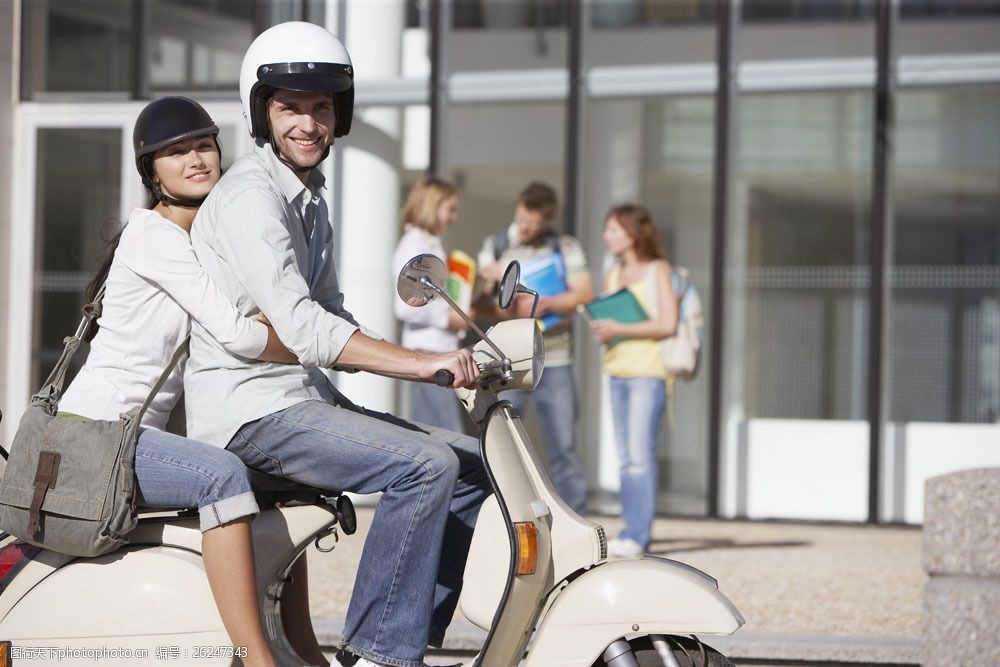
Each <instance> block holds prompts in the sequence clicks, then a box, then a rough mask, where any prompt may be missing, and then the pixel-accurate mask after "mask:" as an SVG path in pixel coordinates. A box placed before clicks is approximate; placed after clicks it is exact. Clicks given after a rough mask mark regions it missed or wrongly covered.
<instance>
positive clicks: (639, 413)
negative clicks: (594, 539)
mask: <svg viewBox="0 0 1000 667" xmlns="http://www.w3.org/2000/svg"><path fill="white" fill-rule="evenodd" d="M610 380H611V413H612V415H613V417H614V422H615V441H616V442H617V444H618V459H619V463H620V465H621V501H622V518H623V519H624V520H625V528H624V529H623V530H622V532H621V533H619V535H618V537H620V538H622V539H630V540H635V541H636V542H638V543H639V544H640V545H641V546H642V548H643V549H646V548H648V547H649V540H650V530H651V529H652V527H653V516H654V514H655V513H656V487H657V463H656V443H657V440H658V437H659V434H660V424H662V423H663V411H664V408H665V407H666V399H667V390H666V383H665V382H664V380H663V379H661V378H654V377H637V378H621V377H611V378H610Z"/></svg>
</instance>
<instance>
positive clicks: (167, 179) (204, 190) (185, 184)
mask: <svg viewBox="0 0 1000 667" xmlns="http://www.w3.org/2000/svg"><path fill="white" fill-rule="evenodd" d="M221 175H222V169H221V165H220V163H219V150H218V147H216V145H215V139H213V138H212V137H211V136H204V137H193V138H191V139H184V140H183V141H178V142H177V143H176V144H170V145H169V146H167V147H166V148H161V149H160V150H158V151H156V152H155V153H153V176H154V178H156V182H157V183H159V184H160V189H161V190H162V191H163V193H164V194H166V195H169V196H171V197H173V198H174V199H201V198H202V197H204V196H205V195H207V194H208V193H209V192H210V191H211V190H212V188H213V187H214V186H215V184H216V183H218V182H219V177H220V176H221Z"/></svg>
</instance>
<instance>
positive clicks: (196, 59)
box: [21, 0, 323, 99]
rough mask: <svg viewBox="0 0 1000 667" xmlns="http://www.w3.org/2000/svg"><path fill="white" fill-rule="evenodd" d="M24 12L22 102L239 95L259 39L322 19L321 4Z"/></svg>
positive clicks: (145, 5)
mask: <svg viewBox="0 0 1000 667" xmlns="http://www.w3.org/2000/svg"><path fill="white" fill-rule="evenodd" d="M22 7H23V8H24V16H23V20H22V43H23V44H24V45H25V47H24V49H23V59H22V86H21V90H22V93H21V95H22V98H23V99H40V98H44V97H45V96H46V95H48V96H52V95H66V94H73V95H81V94H86V95H87V96H88V97H93V96H95V95H101V96H104V97H107V96H109V95H110V96H117V97H140V98H144V97H151V96H156V95H158V94H162V93H165V92H173V91H190V92H193V93H198V92H206V91H225V92H229V91H233V90H236V89H237V88H238V86H239V68H240V62H241V60H242V58H243V53H244V52H245V51H246V48H247V46H249V45H250V42H251V40H252V39H253V37H254V35H255V34H257V33H259V32H260V31H262V30H264V29H266V28H268V27H270V26H272V25H274V24H276V23H280V22H282V21H289V20H312V21H316V22H320V23H322V21H323V11H322V9H323V8H322V7H321V6H318V5H317V4H316V2H315V1H314V0H310V1H309V2H301V1H300V0H273V1H271V2H247V1H246V0H145V1H144V2H132V1H130V0H86V1H83V0H48V1H47V2H24V3H22ZM140 54H143V55H142V56H140Z"/></svg>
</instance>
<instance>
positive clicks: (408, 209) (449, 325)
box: [392, 176, 468, 433]
mask: <svg viewBox="0 0 1000 667" xmlns="http://www.w3.org/2000/svg"><path fill="white" fill-rule="evenodd" d="M401 218H402V221H403V235H402V236H401V237H400V238H399V242H398V243H397V244H396V250H395V252H394V253H393V255H392V271H393V274H392V278H393V281H394V282H395V279H396V276H397V275H399V271H400V270H401V269H402V268H403V265H405V264H406V262H408V261H409V260H410V259H412V258H413V257H415V256H417V255H422V254H431V255H434V256H436V257H438V258H440V259H441V261H443V262H445V264H447V263H448V256H447V254H446V253H445V250H444V244H443V243H442V242H441V237H442V236H444V234H445V232H447V231H448V228H449V227H451V225H453V224H454V223H455V220H456V219H457V218H458V192H457V191H456V190H455V187H454V186H453V185H451V183H448V182H447V181H444V180H441V179H439V178H434V177H433V176H424V177H422V178H421V179H420V180H419V181H417V182H416V184H415V185H414V186H413V188H412V189H411V190H410V194H409V196H408V197H407V198H406V203H405V204H404V206H403V212H402V215H401ZM393 311H394V312H395V314H396V318H397V319H399V320H400V321H401V322H402V323H403V334H402V338H401V340H400V345H402V346H403V347H406V348H410V349H411V350H420V351H421V352H451V351H453V350H456V349H458V342H459V335H460V333H461V332H464V331H465V330H466V329H468V325H467V324H466V322H465V320H463V319H462V318H461V317H459V315H458V314H457V313H456V312H455V311H453V310H452V309H451V308H450V307H449V306H448V304H447V303H445V301H444V300H443V299H435V300H433V301H431V302H430V303H429V304H427V305H426V306H422V307H420V308H414V307H412V306H408V305H406V304H405V303H404V302H403V300H402V299H400V298H399V296H398V295H397V296H396V298H395V301H394V302H393ZM407 384H408V385H409V387H410V417H411V419H413V421H416V422H422V423H424V424H430V425H431V426H437V427H440V428H444V429H447V430H449V431H455V432H458V433H461V432H463V431H464V426H463V424H462V413H461V410H460V408H459V404H458V399H457V398H456V397H455V394H454V392H453V391H452V390H451V389H450V388H448V387H439V386H437V385H435V384H429V383H426V382H409V383H407Z"/></svg>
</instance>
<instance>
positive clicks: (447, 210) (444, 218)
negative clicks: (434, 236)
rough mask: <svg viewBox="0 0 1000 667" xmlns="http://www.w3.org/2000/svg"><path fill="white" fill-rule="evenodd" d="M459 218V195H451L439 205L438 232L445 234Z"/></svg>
mask: <svg viewBox="0 0 1000 667" xmlns="http://www.w3.org/2000/svg"><path fill="white" fill-rule="evenodd" d="M457 218H458V197H457V196H451V197H448V198H447V199H445V200H444V201H443V202H441V205H440V206H438V211H437V219H438V232H437V233H438V234H444V233H445V232H446V231H448V228H449V227H451V225H452V223H453V222H455V220H456V219H457Z"/></svg>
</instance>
